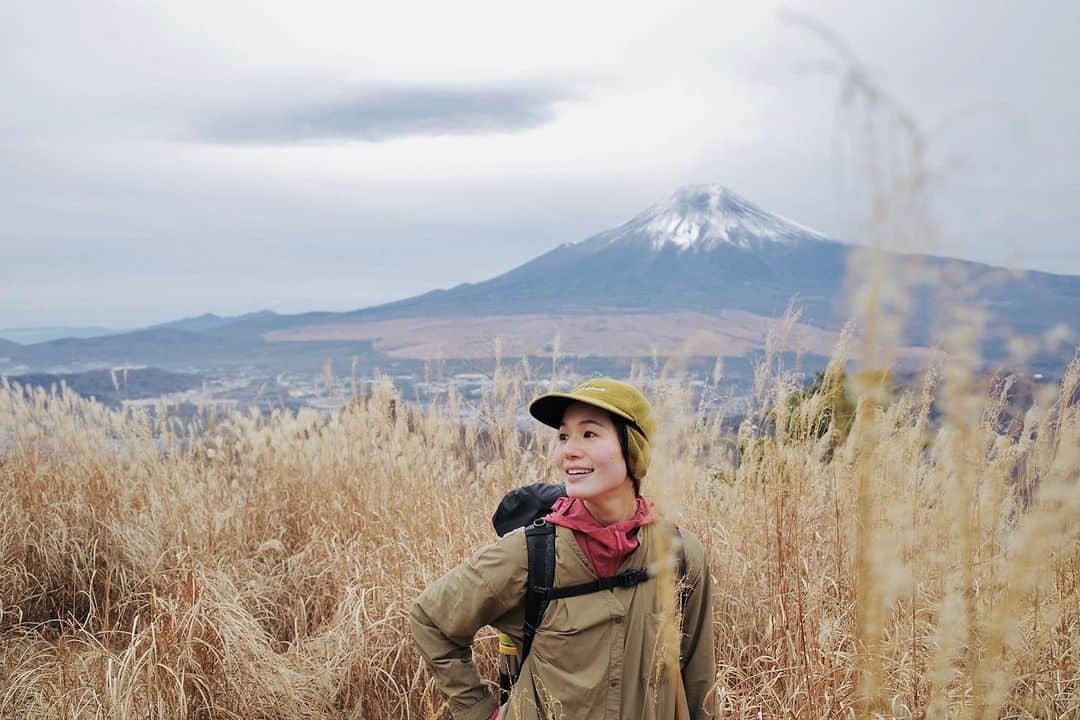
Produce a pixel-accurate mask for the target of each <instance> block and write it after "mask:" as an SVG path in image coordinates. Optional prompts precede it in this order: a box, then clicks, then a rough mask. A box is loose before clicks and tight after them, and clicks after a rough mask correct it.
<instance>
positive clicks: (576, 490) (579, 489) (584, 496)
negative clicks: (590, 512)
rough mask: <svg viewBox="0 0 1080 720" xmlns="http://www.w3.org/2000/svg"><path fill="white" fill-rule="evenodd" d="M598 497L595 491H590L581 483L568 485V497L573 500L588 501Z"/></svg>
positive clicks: (569, 483)
mask: <svg viewBox="0 0 1080 720" xmlns="http://www.w3.org/2000/svg"><path fill="white" fill-rule="evenodd" d="M595 495H596V492H595V491H592V490H590V489H589V488H588V487H587V486H584V484H583V483H582V482H581V481H578V482H568V483H566V496H567V497H572V498H579V499H581V500H588V499H590V498H592V497H593V496H595Z"/></svg>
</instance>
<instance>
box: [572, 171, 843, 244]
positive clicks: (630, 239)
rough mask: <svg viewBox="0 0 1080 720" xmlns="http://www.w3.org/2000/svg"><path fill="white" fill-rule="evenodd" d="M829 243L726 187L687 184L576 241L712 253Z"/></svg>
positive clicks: (819, 234)
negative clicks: (723, 248) (623, 220)
mask: <svg viewBox="0 0 1080 720" xmlns="http://www.w3.org/2000/svg"><path fill="white" fill-rule="evenodd" d="M807 240H810V241H827V240H828V238H826V237H825V236H824V235H822V234H821V233H818V232H816V231H814V230H811V229H810V228H807V227H804V226H803V225H799V224H798V223H795V222H792V221H791V220H788V219H786V218H783V217H781V216H779V215H775V214H773V213H770V212H766V211H765V210H762V209H761V208H760V207H758V206H757V205H754V204H753V203H751V202H750V201H749V200H746V199H745V198H743V197H741V196H739V195H737V194H736V193H734V192H732V191H731V190H729V189H727V188H726V187H724V186H722V185H687V186H684V187H681V188H679V189H678V190H676V191H675V193H674V194H672V195H671V197H669V198H668V199H667V200H665V201H664V202H661V203H658V204H656V205H653V206H652V207H650V208H649V209H647V210H645V211H644V212H642V213H640V214H638V215H636V216H635V217H634V218H633V219H631V220H630V221H629V222H627V223H624V224H623V225H620V226H619V227H617V228H614V229H612V230H608V231H606V232H603V233H600V234H599V235H594V236H593V237H591V238H588V239H586V240H582V241H579V242H578V243H573V244H581V243H589V244H597V245H599V244H615V243H622V242H627V243H641V242H643V241H647V242H648V243H649V245H650V247H651V248H652V249H653V250H660V249H662V248H663V247H664V246H666V245H673V246H675V247H677V248H679V250H689V249H695V250H706V251H707V250H713V249H716V248H717V247H719V246H722V245H729V246H734V247H738V248H741V249H744V250H753V249H756V248H759V247H761V246H762V245H763V244H766V243H780V244H783V245H795V244H799V243H802V242H805V241H807Z"/></svg>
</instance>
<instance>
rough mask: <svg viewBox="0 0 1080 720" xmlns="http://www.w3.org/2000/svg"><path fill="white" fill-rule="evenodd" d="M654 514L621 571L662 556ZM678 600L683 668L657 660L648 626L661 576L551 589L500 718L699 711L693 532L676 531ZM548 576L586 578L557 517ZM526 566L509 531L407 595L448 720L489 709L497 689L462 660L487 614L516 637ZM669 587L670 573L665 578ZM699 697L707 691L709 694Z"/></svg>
mask: <svg viewBox="0 0 1080 720" xmlns="http://www.w3.org/2000/svg"><path fill="white" fill-rule="evenodd" d="M656 527H657V526H655V525H645V526H642V528H641V530H640V535H639V538H640V542H639V544H638V547H637V549H636V550H634V551H633V552H632V553H631V554H630V555H629V556H628V557H627V558H626V560H625V561H624V562H623V564H622V566H621V567H620V568H619V572H623V571H626V570H633V569H638V568H641V567H647V566H649V565H650V564H652V563H654V562H657V561H659V560H661V557H660V551H659V548H658V547H657V543H655V542H654V540H655V539H656V535H655V533H656V532H657V530H656ZM682 538H683V545H684V548H685V552H686V560H687V577H686V582H687V583H688V585H689V586H690V588H691V589H689V590H688V595H687V601H686V605H685V608H684V613H683V622H682V631H683V634H682V639H681V643H680V666H681V673H670V672H668V671H667V670H666V669H665V667H664V664H663V663H662V662H661V661H660V643H659V642H658V637H657V635H658V632H657V631H658V628H659V625H660V619H659V618H660V614H659V612H658V611H659V609H660V602H661V595H660V593H661V592H662V591H663V588H664V583H662V582H660V581H659V580H655V579H654V580H650V581H648V582H644V583H641V584H639V585H636V586H634V587H631V588H616V589H614V590H605V591H600V592H597V593H593V594H590V595H581V596H578V597H571V598H565V599H558V600H553V601H552V602H551V604H550V605H549V606H548V609H547V612H546V613H545V614H544V617H543V620H542V621H541V623H540V627H539V628H538V629H537V631H536V635H535V637H534V639H533V645H532V650H531V651H530V653H529V657H528V658H526V660H525V663H524V665H523V667H522V668H521V676H520V678H519V680H518V682H517V684H516V685H515V686H514V690H513V693H512V694H511V696H510V701H509V703H508V707H507V711H506V715H505V718H506V720H539V719H541V718H542V719H544V720H549V719H550V720H555V718H565V720H631V719H632V720H686V719H691V720H699V719H701V718H711V717H713V713H712V712H711V709H710V708H709V707H707V705H708V703H709V702H711V698H712V697H713V693H711V692H709V691H710V690H711V688H712V686H713V683H714V680H715V673H716V662H715V649H714V647H713V626H712V612H711V605H712V603H711V597H712V589H711V580H710V577H709V573H708V565H707V562H706V557H705V549H704V548H703V547H702V545H701V541H700V540H698V538H697V537H696V536H695V535H694V534H693V533H690V532H687V531H685V530H683V531H682ZM555 557H556V561H555V586H556V587H562V586H567V585H575V584H578V583H583V582H588V581H590V580H595V579H596V575H595V574H594V573H593V571H592V568H591V567H590V566H589V563H588V561H587V560H586V558H585V556H584V555H583V554H582V552H581V548H580V547H579V546H578V543H577V541H576V540H575V539H574V537H573V533H572V532H571V531H570V530H567V529H566V528H561V527H559V528H557V532H556V538H555ZM527 577H528V562H527V551H526V547H525V534H524V532H523V531H522V530H516V531H514V532H512V533H508V534H507V535H506V536H505V537H502V538H499V539H497V540H493V541H492V542H490V543H488V544H486V545H484V546H483V547H481V548H480V549H479V550H477V551H476V552H475V553H474V554H473V556H472V557H470V558H469V559H468V560H466V561H465V562H463V563H462V564H461V565H459V566H458V567H456V568H454V569H453V570H451V571H450V572H449V573H447V574H446V575H444V576H443V577H442V578H440V579H439V580H437V581H435V582H434V583H433V584H432V585H431V586H430V587H428V588H427V589H426V590H425V591H424V592H423V593H422V594H421V595H420V597H419V599H418V600H417V601H416V603H415V604H414V605H413V607H412V612H411V622H412V631H413V635H414V636H415V638H416V642H417V645H419V647H420V650H421V652H422V653H423V654H424V657H425V658H426V659H427V661H428V664H429V666H430V667H431V669H432V671H433V672H434V674H435V677H436V680H437V682H438V684H439V687H440V688H441V689H442V691H443V692H444V693H446V695H447V696H448V697H449V701H450V714H451V716H452V717H453V718H454V719H455V720H488V718H489V717H490V716H491V715H492V713H493V712H494V711H495V709H496V707H497V705H498V701H497V699H496V695H495V693H494V692H493V691H492V689H491V687H490V686H489V685H488V684H487V683H485V682H484V681H483V680H482V679H481V678H480V675H479V673H478V672H477V670H476V667H475V666H474V664H473V661H472V648H471V645H472V640H473V636H474V635H475V634H476V631H477V630H479V629H480V628H481V627H483V626H484V625H493V626H495V627H496V628H498V629H499V630H500V631H502V632H505V633H507V634H508V635H510V636H511V637H513V638H514V641H515V643H516V644H517V646H518V648H519V649H520V647H521V632H522V624H523V622H524V619H525V602H524V601H525V584H526V578H527ZM668 589H669V591H670V585H668ZM707 698H708V699H707Z"/></svg>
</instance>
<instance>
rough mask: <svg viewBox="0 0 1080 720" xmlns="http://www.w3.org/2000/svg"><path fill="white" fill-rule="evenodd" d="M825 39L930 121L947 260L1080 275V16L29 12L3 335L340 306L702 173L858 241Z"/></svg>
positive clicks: (611, 213)
mask: <svg viewBox="0 0 1080 720" xmlns="http://www.w3.org/2000/svg"><path fill="white" fill-rule="evenodd" d="M790 14H795V15H799V16H806V17H810V18H813V19H814V20H815V21H816V22H819V23H822V24H824V25H826V26H828V27H830V28H832V29H833V30H834V31H835V32H836V33H838V34H839V35H840V36H841V37H843V38H844V39H845V41H846V43H847V44H848V45H849V46H850V48H851V50H852V51H853V52H854V54H855V55H856V56H858V58H859V59H860V60H861V61H862V62H863V63H864V64H865V66H866V67H867V68H868V69H869V71H870V72H871V73H872V75H873V77H874V79H875V80H876V81H877V82H878V83H879V84H880V85H881V86H883V87H884V88H885V89H886V90H887V91H888V92H889V93H890V94H891V95H892V96H893V97H895V98H898V99H899V100H900V101H901V102H902V103H903V104H904V105H905V106H906V107H907V108H908V109H909V110H910V111H911V112H912V114H913V115H914V117H915V118H916V120H917V121H918V122H919V123H920V125H922V126H923V127H924V128H925V129H926V130H927V132H928V136H929V143H930V144H929V151H928V156H927V157H928V164H929V165H930V169H931V170H932V171H933V172H934V185H933V192H932V197H933V205H934V211H935V216H936V218H937V220H938V225H939V229H940V232H939V235H938V237H937V238H936V239H935V240H934V243H933V245H932V246H930V247H932V248H933V249H934V251H935V252H937V253H938V254H942V255H951V256H955V257H963V258H969V259H974V260H979V261H982V262H987V263H992V264H1001V265H1009V266H1022V267H1028V268H1034V269H1039V270H1046V271H1051V272H1059V273H1069V274H1080V237H1077V235H1078V233H1077V227H1080V201H1078V197H1080V169H1078V163H1077V159H1078V158H1080V152H1078V151H1080V129H1078V128H1080V93H1078V92H1077V90H1076V85H1077V78H1076V76H1077V69H1078V68H1080V52H1078V51H1077V49H1076V47H1077V38H1078V37H1080V3H1076V2H1066V1H1062V2H1042V3H1039V2H1035V3H1030V2H1029V3H1019V2H988V1H986V0H983V1H981V2H966V1H964V2H947V3H942V2H940V1H939V0H933V1H931V0H914V1H911V0H908V1H905V2H887V3H886V2H873V3H854V2H851V1H850V0H846V1H842V2H833V1H828V0H821V1H815V2H810V1H807V2H787V3H779V4H773V3H771V2H756V3H746V2H717V1H716V0H709V1H702V2H675V1H673V0H664V1H663V2H635V1H632V0H620V1H619V2H611V3H601V2H589V3H581V2H565V3H563V2H551V1H550V0H549V1H548V2H544V3H529V4H521V3H512V2H506V1H505V0H500V1H498V2H483V3H478V2H455V3H447V2H424V3H415V2H402V1H401V0H398V1H396V2H393V3H389V2H387V3H357V2H340V3H329V2H305V3H297V2H267V1H265V0H264V1H263V2H259V3H246V2H245V3H240V2H223V1H222V0H214V1H213V2H209V1H207V2H203V1H201V0H198V1H191V0H188V1H186V2H184V3H149V2H145V3H133V2H120V3H118V2H96V1H95V0H77V1H73V2H53V1H51V0H43V1H41V2H33V3H30V2H25V3H15V4H10V5H9V6H8V7H6V8H5V10H4V11H3V18H2V22H0V81H2V83H3V87H4V88H5V90H6V95H7V97H6V98H5V99H4V100H3V102H2V108H3V109H2V110H0V327H19V326H32V325H52V324H63V325H107V326H112V327H133V326H138V325H143V324H149V323H154V322H161V321H165V320H170V319H176V318H178V317H183V316H190V315H196V314H200V313H203V312H216V313H219V314H237V313H242V312H247V311H253V310H258V309H266V308H269V309H273V310H276V311H278V312H300V311H304V310H346V309H353V308H358V307H364V306H367V305H371V304H375V303H379V302H384V301H388V300H393V299H398V298H402V297H407V296H410V295H414V294H416V293H419V292H423V291H426V290H429V289H432V288H436V287H449V286H453V285H456V284H458V283H461V282H473V281H479V280H483V279H486V278H488V277H491V276H493V275H496V274H498V273H501V272H504V271H506V270H508V269H510V268H512V267H514V266H516V265H519V264H521V263H523V262H525V261H527V260H529V259H531V258H533V257H535V256H537V255H539V254H541V253H543V252H545V251H547V250H549V249H551V248H552V247H554V246H556V245H558V244H560V243H563V242H567V241H572V240H578V239H581V238H583V237H585V236H587V235H591V234H594V233H596V232H599V231H601V230H605V229H607V228H609V227H612V226H614V225H617V224H619V223H621V222H624V221H625V220H627V219H629V218H630V217H631V216H632V215H634V214H636V213H637V212H639V211H640V210H642V209H644V208H645V207H647V206H648V205H650V204H652V203H654V202H657V201H659V200H661V199H663V198H664V197H666V196H667V195H669V194H670V193H671V192H672V191H673V190H674V189H675V188H677V187H678V186H680V185H684V184H688V183H706V182H708V183H719V184H723V185H726V186H727V187H729V188H731V189H733V190H735V191H736V192H738V193H739V194H741V195H743V196H745V197H746V198H748V199H750V200H752V201H754V202H756V203H757V204H759V205H761V206H762V207H764V208H766V209H768V210H771V211H774V212H778V213H780V214H782V215H785V216H787V217H790V218H792V219H794V220H796V221H798V222H800V223H802V224H804V225H809V226H811V227H813V228H815V229H817V230H820V231H822V232H824V233H827V234H830V235H833V236H835V237H837V238H838V239H841V240H845V241H853V242H858V241H862V240H865V231H864V226H863V224H862V219H863V212H862V206H863V199H861V198H859V194H858V193H857V192H854V190H855V188H857V186H858V183H857V182H856V178H857V174H858V172H857V169H853V167H852V164H851V163H850V162H847V163H845V161H844V159H843V157H842V156H843V153H838V152H837V147H838V145H840V146H842V145H843V143H838V142H837V137H838V133H839V134H840V136H841V137H843V136H844V135H843V133H845V132H847V131H848V130H850V128H847V129H846V130H845V126H844V121H843V120H842V117H843V114H842V113H841V114H840V115H839V117H841V122H838V120H837V118H838V113H837V106H838V96H839V92H840V85H839V81H838V79H837V77H836V76H835V75H830V74H828V73H824V72H818V71H814V70H812V68H814V67H819V66H820V65H821V63H822V61H828V60H835V59H836V55H835V53H834V52H833V51H832V50H830V48H829V46H828V45H827V44H826V43H825V42H824V41H823V40H822V38H821V37H819V36H816V35H815V34H814V33H811V32H808V31H807V30H806V29H805V28H803V27H801V26H799V25H795V24H792V23H791V22H786V21H785V20H784V17H786V16H788V15H790Z"/></svg>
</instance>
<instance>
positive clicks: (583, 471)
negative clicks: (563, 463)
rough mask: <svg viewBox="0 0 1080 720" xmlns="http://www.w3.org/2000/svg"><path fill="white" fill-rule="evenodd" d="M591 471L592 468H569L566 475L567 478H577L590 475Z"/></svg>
mask: <svg viewBox="0 0 1080 720" xmlns="http://www.w3.org/2000/svg"><path fill="white" fill-rule="evenodd" d="M592 472H593V470H592V468H570V469H569V470H567V471H566V477H567V479H568V480H577V479H579V478H583V477H586V476H588V475H591V474H592Z"/></svg>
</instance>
